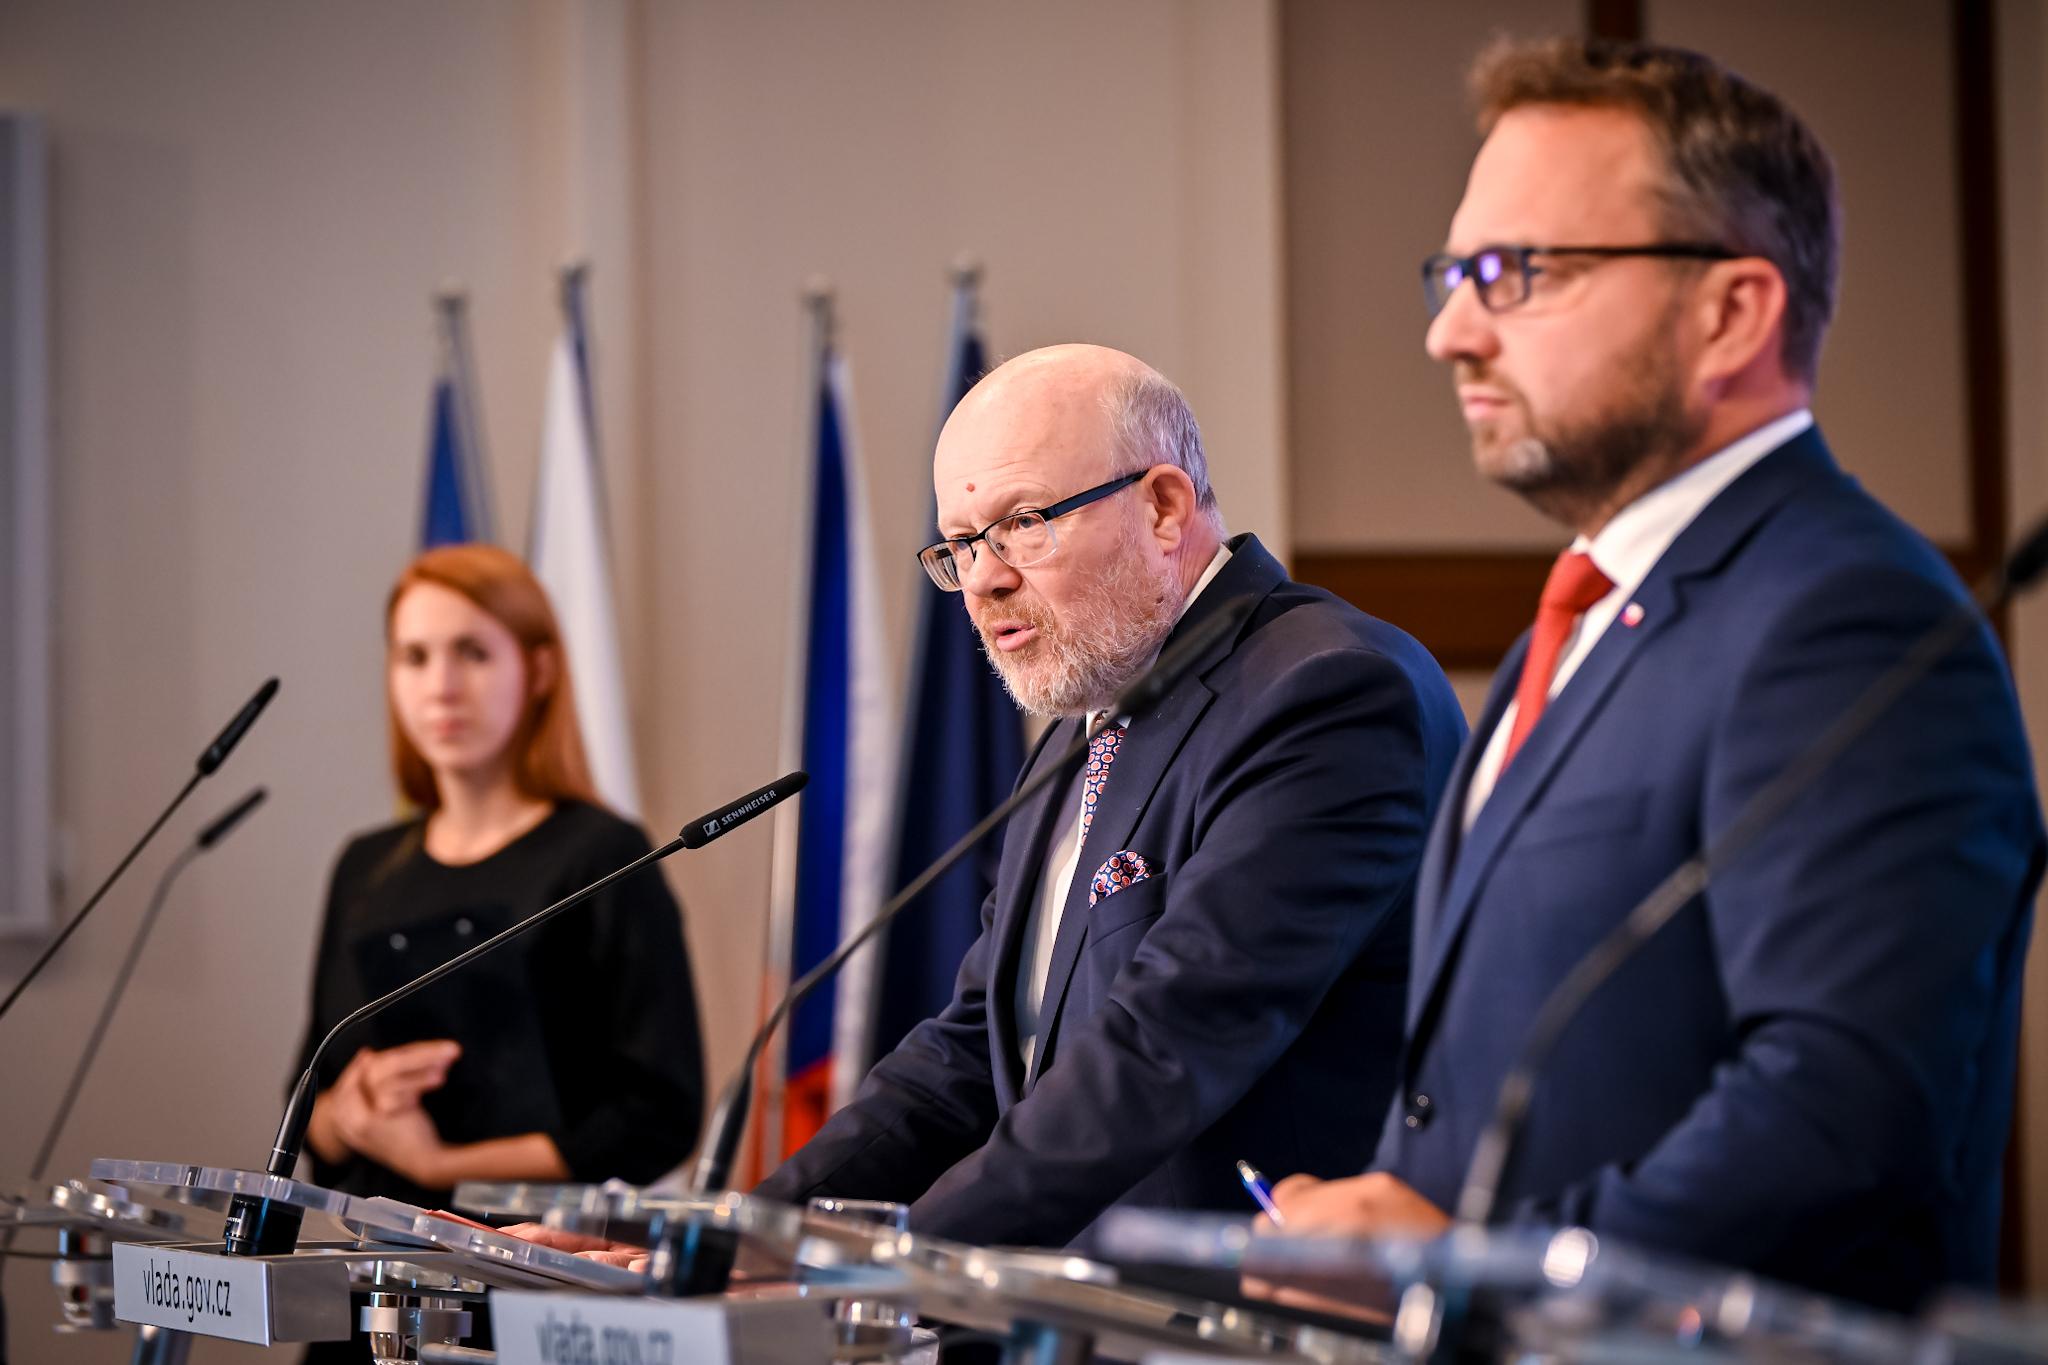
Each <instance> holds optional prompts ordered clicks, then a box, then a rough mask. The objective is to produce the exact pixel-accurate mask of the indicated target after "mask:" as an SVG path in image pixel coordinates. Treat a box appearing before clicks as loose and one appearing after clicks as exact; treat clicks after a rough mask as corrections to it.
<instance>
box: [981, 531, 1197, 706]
mask: <svg viewBox="0 0 2048 1365" xmlns="http://www.w3.org/2000/svg"><path fill="white" fill-rule="evenodd" d="M1147 577H1149V576H1148V575H1144V574H1143V571H1142V569H1141V568H1140V567H1139V566H1138V565H1136V564H1135V563H1133V562H1132V561H1131V560H1129V559H1123V560H1121V561H1120V562H1119V566H1118V568H1117V569H1115V570H1113V571H1112V573H1111V576H1110V577H1109V578H1107V579H1105V580H1104V581H1102V582H1099V583H1097V584H1095V585H1094V587H1093V588H1092V589H1091V590H1090V591H1089V592H1088V593H1087V594H1085V595H1084V596H1083V598H1082V599H1081V600H1080V601H1079V602H1078V603H1076V604H1075V607H1074V609H1073V610H1071V611H1070V612H1069V613H1068V614H1067V617H1066V618H1065V619H1064V620H1057V621H1056V620H1053V619H1051V618H1050V617H1049V616H1042V615H1040V614H1038V613H1033V617H1034V624H1035V625H1036V626H1037V628H1038V638H1037V639H1036V640H1035V641H1034V642H1033V643H1032V645H1030V646H1029V647H1027V648H1026V649H1025V650H1024V651H1022V652H1023V653H1025V654H1028V655H1030V656H1031V657H1029V658H1013V657H1012V656H1010V655H1008V654H1005V653H1004V652H1002V651H1001V650H999V649H997V648H996V647H995V646H994V645H993V644H992V643H991V642H990V640H989V638H988V636H987V635H985V634H981V632H980V631H979V630H977V631H976V634H977V635H980V636H981V650H982V653H983V654H984V655H986V656H987V658H988V661H989V663H990V664H991V665H993V666H994V668H995V670H996V674H997V676H999V677H1001V678H1002V680H1003V686H1004V687H1005V688H1006V689H1008V691H1009V693H1010V698H1011V700H1013V701H1015V702H1016V703H1017V705H1019V706H1021V707H1023V708H1024V709H1025V710H1026V711H1029V712H1030V713H1031V714H1032V715H1034V716H1044V717H1047V718H1048V719H1058V718H1059V717H1062V716H1083V715H1086V714H1088V713H1089V712H1090V711H1095V710H1099V709H1101V708H1102V707H1104V706H1107V705H1108V704H1109V703H1110V702H1111V701H1113V700H1115V699H1116V696H1117V694H1118V693H1120V692H1122V691H1123V690H1124V688H1126V687H1128V686H1129V685H1130V684H1131V682H1132V681H1133V680H1134V679H1135V678H1136V677H1137V676H1138V674H1139V673H1140V672H1141V671H1143V670H1144V669H1145V667H1146V666H1147V665H1149V664H1150V663H1151V661H1152V659H1153V657H1154V656H1155V655H1157V654H1158V652H1159V647H1160V646H1161V645H1162V644H1164V643H1165V642H1166V637H1167V635H1168V634H1170V633H1171V632H1172V630H1173V624H1174V622H1175V621H1177V620H1179V619H1180V608H1181V603H1180V598H1179V595H1178V591H1179V585H1178V581H1177V579H1175V578H1174V576H1173V575H1172V573H1171V572H1170V571H1168V572H1165V573H1162V574H1161V575H1160V576H1159V578H1158V579H1157V580H1156V581H1150V582H1147V581H1143V579H1145V578H1147Z"/></svg>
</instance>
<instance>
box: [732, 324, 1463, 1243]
mask: <svg viewBox="0 0 2048 1365" xmlns="http://www.w3.org/2000/svg"><path fill="white" fill-rule="evenodd" d="M933 480H934V483H935V486H936V489H937V494H938V511H939V526H938V530H939V534H940V535H941V536H942V537H943V539H941V540H940V541H939V542H938V543H936V544H934V545H932V546H930V547H929V548H927V549H926V550H925V551H924V553H923V555H922V559H923V562H924V565H925V568H926V571H927V572H928V573H929V574H930V575H931V578H932V581H933V583H934V585H935V586H936V587H938V588H940V589H944V590H948V591H953V592H957V593H959V594H960V595H961V600H962V605H963V607H964V608H965V609H966V611H967V612H968V614H969V615H970V616H971V617H972V619H973V621H974V624H975V627H976V630H977V632H978V633H979V634H980V636H981V640H982V644H983V647H984V648H985V650H986V651H987V653H988V656H989V659H990V661H991V662H992V663H993V664H994V666H995V667H996V668H997V670H998V671H999V672H1000V673H1001V674H1002V677H1003V681H1004V682H1005V684H1006V685H1007V686H1008V687H1009V689H1010V692H1011V695H1012V696H1013V697H1015V699H1016V700H1017V702H1018V703H1019V704H1020V705H1022V706H1024V707H1026V708H1027V709H1029V710H1031V711H1033V712H1036V713H1037V714H1039V715H1041V716H1045V717H1047V718H1049V719H1050V721H1051V723H1050V725H1049V726H1048V727H1047V730H1046V732H1045V736H1044V738H1043V740H1042V741H1041V742H1040V744H1039V746H1038V748H1037V749H1036V750H1035V751H1034V752H1033V753H1032V755H1031V757H1030V758H1029V759H1027V760H1026V763H1025V774H1026V775H1029V774H1031V773H1034V772H1036V771H1037V770H1038V769H1039V768H1040V767H1041V765H1044V764H1048V763H1051V762H1053V761H1054V760H1055V758H1056V757H1057V756H1058V755H1059V754H1060V753H1061V752H1062V751H1063V750H1065V749H1066V748H1067V747H1068V745H1069V743H1070V742H1071V740H1072V739H1073V737H1074V736H1075V735H1076V734H1078V733H1079V732H1080V730H1081V727H1082V726H1083V725H1084V724H1086V723H1088V721H1089V720H1090V719H1091V718H1092V717H1094V716H1098V715H1101V714H1103V712H1104V709H1105V708H1107V707H1108V706H1109V705H1110V703H1111V702H1112V701H1113V700H1114V699H1115V698H1116V697H1117V696H1118V695H1119V693H1121V692H1122V690H1123V689H1124V688H1125V687H1127V686H1128V685H1129V684H1130V683H1131V682H1133V681H1135V680H1136V679H1137V678H1138V677H1139V676H1140V675H1141V674H1143V673H1144V672H1145V670H1146V669H1147V668H1149V667H1150V666H1151V663H1152V660H1153V659H1154V658H1155V657H1156V656H1157V655H1158V653H1159V651H1160V650H1161V648H1162V647H1163V646H1165V645H1167V644H1168V643H1169V642H1170V641H1171V639H1172V638H1173V637H1174V636H1175V635H1176V634H1177V633H1180V632H1185V631H1192V630H1196V629H1199V628H1200V625H1201V623H1202V622H1203V621H1204V620H1205V619H1207V618H1209V617H1210V616H1211V615H1212V614H1214V613H1220V612H1226V611H1231V610H1234V609H1236V608H1239V607H1248V608H1249V615H1248V616H1247V617H1246V618H1245V619H1244V621H1243V624H1242V625H1241V626H1240V627H1239V628H1238V629H1237V630H1236V631H1235V632H1233V633H1232V634H1231V635H1230V636H1229V637H1228V638H1224V639H1220V640H1218V641H1217V643H1216V644H1215V645H1214V646H1212V647H1211V648H1210V650H1209V652H1208V654H1207V655H1206V656H1205V657H1203V658H1201V659H1200V660H1198V661H1197V662H1196V663H1195V664H1194V666H1193V667H1192V668H1191V669H1190V671H1189V673H1188V674H1187V676H1186V677H1185V678H1184V679H1183V680H1182V681H1180V682H1177V683H1176V684H1174V686H1173V687H1172V689H1171V690H1170V691H1169V693H1168V694H1167V696H1166V697H1165V698H1164V699H1163V700H1161V701H1160V702H1159V703H1158V704H1156V705H1152V706H1148V707H1146V708H1145V709H1144V711H1143V713H1142V714H1137V715H1129V716H1112V717H1111V718H1110V719H1111V720H1112V722H1113V723H1112V724H1110V725H1109V726H1108V727H1107V728H1105V729H1103V730H1102V731H1101V733H1100V734H1099V735H1097V737H1096V740H1095V742H1094V744H1093V746H1092V749H1091V752H1090V754H1089V758H1088V762H1087V765H1086V768H1085V770H1084V771H1081V772H1077V773H1074V774H1072V775H1071V776H1070V777H1069V778H1067V779H1064V780H1059V781H1053V782H1051V783H1049V784H1048V785H1047V786H1046V787H1045V788H1044V789H1043V791H1042V793H1041V794H1040V795H1039V796H1038V797H1037V798H1035V799H1034V800H1032V801H1029V802H1027V803H1026V804H1025V805H1024V806H1023V808H1022V809H1021V810H1019V811H1018V812H1017V814H1016V816H1015V817H1014V818H1013V819H1012V820H1011V822H1010V825H1009V828H1008V832H1007V834H1006V836H1005V838H1004V840H1003V846H1002V857H1001V861H1000V863H999V865H998V870H997V874H996V878H995V888H994V890H993V892H992V893H991V894H990V896H989V898H988V901H987V904H986V905H985V906H984V908H983V911H982V933H981V936H980V938H979V939H978V940H977V941H976V942H975V944H974V946H973V947H972V948H971V949H970V950H969V951H968V954H967V956H966V959H965V961H964V962H963V963H962V964H961V967H960V971H959V975H958V978H957V980H956V981H955V983H954V991H953V999H952V1001H951V1003H949V1004H948V1005H947V1006H946V1008H945V1010H944V1011H943V1012H942V1013H941V1014H940V1015H939V1016H938V1017H937V1018H934V1019H930V1020H927V1021H926V1022H925V1023H923V1024H920V1025H919V1026H918V1027H917V1028H916V1029H914V1030H912V1031H911V1033H910V1034H909V1036H908V1037H906V1038H905V1039H904V1040H903V1042H902V1043H901V1044H900V1045H899V1046H898V1047H897V1048H896V1049H895V1050H894V1051H893V1052H891V1053H890V1054H889V1055H888V1056H886V1057H884V1058H882V1059H881V1060H880V1061H879V1062H877V1063H876V1064H875V1067H874V1069H873V1070H872V1071H871V1072H870V1074H869V1075H868V1077H867V1078H866V1080H865V1081H864V1082H863V1084H862V1085H861V1088H860V1092H859V1094H858V1095H857V1096H856V1097H855V1098H854V1100H853V1102H852V1103H851V1104H849V1105H848V1106H847V1107H846V1108H844V1109H842V1110H840V1112H839V1113H838V1114H836V1115H835V1116H834V1117H833V1118H832V1119H831V1120H830V1121H828V1122H827V1123H826V1124H825V1126H824V1128H823V1129H822V1130H821V1131H820V1132H819V1133H818V1134H817V1135H816V1136H815V1137H813V1138H812V1139H811V1141H810V1142H809V1143H807V1144H806V1145H805V1146H804V1148H803V1149H802V1150H801V1151H799V1152H797V1153H796V1154H795V1155H794V1156H793V1157H791V1158H790V1159H789V1161H788V1162H786V1163H785V1164H784V1165H783V1166H782V1167H781V1169H779V1170H777V1171H776V1172H775V1173H774V1174H772V1175H771V1176H769V1178H768V1180H767V1181H766V1182H765V1183H764V1184H763V1185H762V1186H761V1192H762V1193H764V1194H766V1195H769V1196H771V1197H774V1198H778V1199H783V1200H786V1201H790V1202H797V1203H801V1202H802V1201H803V1199H804V1198H805V1197H806V1196H811V1195H839V1196H844V1197H853V1198H869V1199H890V1200H899V1201H903V1202H907V1203H910V1204H911V1210H910V1219H911V1227H912V1229H913V1230H914V1231H923V1232H929V1233H933V1234H936V1235H939V1236H944V1237H950V1238H956V1239H960V1240H965V1241H972V1242H981V1243H999V1244H1011V1245H1016V1244H1033V1245H1044V1246H1062V1245H1066V1244H1069V1243H1072V1242H1075V1241H1077V1240H1085V1238H1086V1235H1087V1232H1088V1229H1089V1228H1090V1226H1091V1225H1092V1224H1093V1223H1094V1222H1095V1220H1096V1219H1097V1218H1098V1217H1100V1216H1101V1214H1102V1213H1103V1212H1104V1211H1105V1210H1107V1209H1109V1208H1110V1207H1111V1206H1113V1205H1116V1204H1128V1205H1137V1206H1145V1207H1167V1208H1178V1209H1229V1210H1235V1209H1237V1208H1240V1207H1241V1206H1242V1205H1243V1203H1244V1199H1245V1195H1244V1192H1243V1190H1242V1188H1241V1187H1240V1186H1239V1183H1238V1176H1237V1172H1236V1163H1237V1162H1238V1161H1239V1160H1249V1161H1252V1162H1255V1163H1259V1164H1261V1165H1266V1166H1271V1167H1273V1168H1276V1169H1282V1170H1295V1169H1310V1170H1318V1171H1320V1172H1321V1173H1323V1174H1326V1175H1338V1174H1342V1173H1344V1172H1346V1171H1352V1170H1356V1169H1358V1167H1359V1165H1360V1164H1361V1163H1363V1162H1364V1160H1365V1159H1366V1157H1367V1156H1368V1155H1369V1153H1370V1151H1371V1144H1372V1128H1373V1125H1374V1124H1375V1123H1376V1122H1377V1121H1378V1118H1379V1116H1380V1115H1381V1114H1383V1113H1384V1112H1385V1111H1386V1104H1387V1097H1388V1095H1389V1094H1390V1093H1391V1088H1392V1084H1393V1077H1394V1066H1395V1060H1396V1056H1397V1054H1398V1052H1399V1050H1400V1039H1401V1008H1402V1004H1403V1001H1404V999H1405V985H1406V979H1407V972H1408V962H1409V945H1408V928H1409V910H1410V906H1411V903H1412V902H1411V897H1412V894H1413V888H1414V881H1415V871H1416V867H1417V866H1418V864H1419V863H1420V861H1421V856H1422V842H1423V839H1424V837H1425V836H1426V834H1427V831H1428V828H1429V818H1430V816H1431V814H1432V813H1433V812H1434V810H1435V807H1436V804H1437V801H1438V799H1439V797H1440V796H1441V794H1442V792H1443V787H1444V782H1445V781H1446V780H1447V778H1448V777H1449V774H1450V768H1451V763H1452V761H1453V760H1454V759H1455V757H1456V755H1457V751H1458V747H1459V744H1460V741H1461V740H1462V739H1463V738H1464V729H1465V726H1464V720H1463V717H1462V716H1461V715H1460V714H1459V711H1458V706H1457V701H1456V698H1455V697H1454V696H1453V695H1452V693H1451V690H1450V684H1449V683H1448V682H1447V681H1445V679H1444V676H1443V674H1442V672H1441V671H1440V670H1439V669H1438V668H1437V666H1436V664H1435V662H1434V661H1433V660H1431V659H1430V657H1429V655H1428V654H1427V653H1426V652H1424V650H1423V649H1422V647H1421V646H1420V645H1418V644H1417V643H1416V642H1415V641H1414V640H1413V639H1411V638H1409V637H1408V636H1407V635H1405V634H1403V633H1402V632H1401V631H1399V630H1396V629H1395V628H1394V627H1392V626H1389V625H1387V624H1385V623H1384V622H1381V621H1376V620H1374V619H1373V618H1371V617H1369V616H1367V615H1365V614H1364V613H1363V612H1361V611H1358V610H1357V609H1355V608H1353V607H1351V606H1349V605H1347V604H1345V603H1343V602H1341V601H1339V600H1337V599H1336V598H1334V597H1332V596H1331V595H1330V594H1329V593H1327V592H1324V591H1322V590H1321V589H1319V588H1311V587H1307V586H1304V585H1302V584H1300V583H1295V582H1292V581H1290V580H1289V579H1288V578H1287V575H1286V573H1285V571H1284V570H1283V569H1282V568H1281V567H1280V564H1279V562H1278V561H1277V560H1276V559H1275V558H1274V557H1273V556H1272V554H1271V553H1269V552H1268V551H1267V550H1266V549H1265V548H1264V547H1263V546H1261V545H1260V544H1259V542H1258V539H1257V537H1255V536H1251V535H1238V536H1235V537H1230V538H1226V532H1225V529H1224V525H1223V515H1222V511H1221V509H1220V507H1219V506H1218V503H1217V499H1216V494H1215V492H1214V490H1213V489H1212V488H1211V487H1210V484H1209V473H1208V462H1207V458H1206V456H1205V454H1204V452H1203V449H1202V440H1201V432H1200V429H1199V428H1198V427H1197V426H1196V424H1195V419H1194V414H1193V413H1192V412H1191V411H1190V410H1189V408H1188V405H1187V401H1186V400H1185V399H1184V398H1183V397H1182V396H1181V394H1180V392H1179V390H1177V389H1175V388H1174V387H1173V385H1171V384H1170V383H1168V382H1167V381H1166V380H1165V379H1164V378H1162V377H1161V376H1160V375H1159V374H1158V373H1157V372H1155V371H1154V370H1153V369H1152V368H1151V367H1150V366H1148V365H1145V364H1143V363H1142V362H1140V361H1138V360H1137V359H1135V358H1134V357H1132V356H1129V355H1125V354H1123V353H1122V352H1119V351H1112V350H1109V349H1106V348H1104V347H1099V346H1055V347H1048V348H1046V349H1044V350H1039V351H1033V352H1031V353H1029V354H1026V355H1022V356H1018V357H1017V358H1015V359H1013V360H1011V361H1009V362H1008V363H1006V364H1004V365H1002V366H1001V367H999V368H998V369H996V370H995V371H993V372H992V373H991V374H990V375H989V376H988V377H987V378H985V379H983V380H982V381H981V383H980V384H979V385H977V386H976V387H975V389H974V390H973V392H971V393H969V394H968V395H967V397H966V398H965V399H963V400H962V401H961V403H960V405H959V407H958V408H957V409H956V410H955V411H954V413H953V415H952V417H951V419H950V420H948V422H947V423H946V427H945V431H944V433H943V434H942V435H941V437H940V439H939V448H938V452H937V456H936V458H935V460H934V464H933ZM919 781H920V784H921V786H920V795H919V796H918V797H916V798H915V799H919V800H951V799H957V795H956V794H955V793H952V792H950V791H949V790H948V788H947V786H946V782H945V774H944V773H943V772H940V773H932V774H929V775H927V777H926V778H924V779H919ZM903 931H904V930H903V929H902V928H899V929H898V930H897V931H896V932H903Z"/></svg>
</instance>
